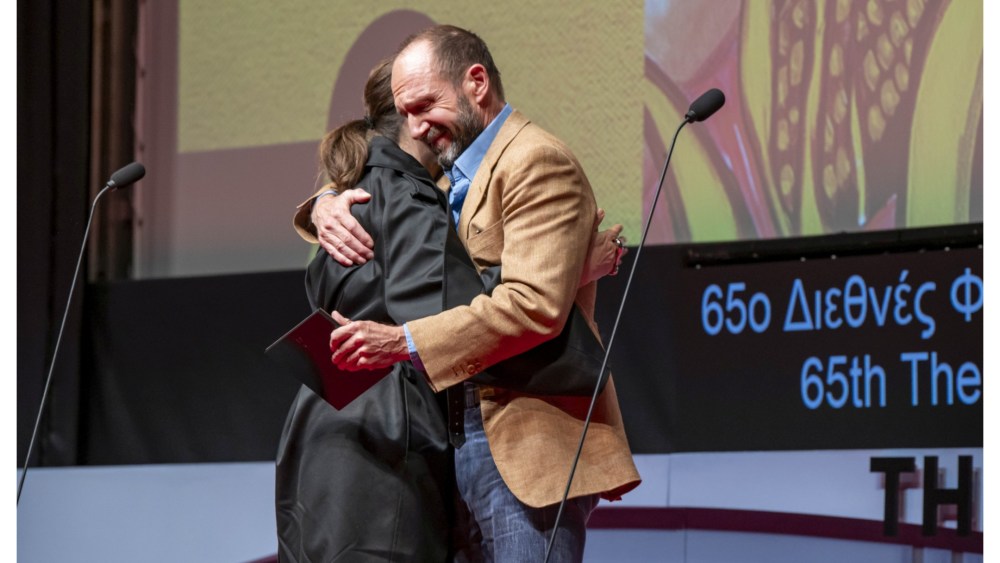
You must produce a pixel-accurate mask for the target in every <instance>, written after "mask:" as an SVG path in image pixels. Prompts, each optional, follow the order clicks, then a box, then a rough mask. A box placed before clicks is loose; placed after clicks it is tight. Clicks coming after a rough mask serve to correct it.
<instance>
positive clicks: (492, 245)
mask: <svg viewBox="0 0 1000 563" xmlns="http://www.w3.org/2000/svg"><path fill="white" fill-rule="evenodd" d="M467 244H468V248H469V255H470V256H472V257H473V258H474V259H485V260H488V261H490V262H493V263H496V262H498V261H499V260H500V253H501V252H503V221H502V220H501V221H497V222H496V223H493V224H492V225H490V226H489V227H486V228H485V229H483V230H481V231H479V232H478V233H477V232H476V229H475V227H473V228H472V230H471V232H470V234H469V239H468V241H467Z"/></svg>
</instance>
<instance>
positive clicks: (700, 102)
mask: <svg viewBox="0 0 1000 563" xmlns="http://www.w3.org/2000/svg"><path fill="white" fill-rule="evenodd" d="M725 103H726V95H725V94H723V93H722V90H719V89H718V88H712V89H711V90H709V91H708V92H705V93H704V94H702V95H701V96H699V97H698V99H697V100H695V101H693V102H691V107H690V108H688V112H687V116H686V117H687V120H688V121H705V120H706V119H708V118H709V117H711V116H712V114H713V113H715V112H717V111H719V108H721V107H722V106H723V104H725Z"/></svg>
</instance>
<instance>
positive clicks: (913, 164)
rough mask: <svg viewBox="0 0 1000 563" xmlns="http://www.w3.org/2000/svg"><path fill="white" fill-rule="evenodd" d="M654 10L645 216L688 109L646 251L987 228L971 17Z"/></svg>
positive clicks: (856, 7) (851, 8) (880, 4)
mask: <svg viewBox="0 0 1000 563" xmlns="http://www.w3.org/2000/svg"><path fill="white" fill-rule="evenodd" d="M729 7H732V8H734V9H727V10H721V9H718V6H717V5H715V4H712V3H704V2H673V1H661V2H656V1H649V2H647V3H646V20H645V37H646V43H645V77H646V82H647V89H646V97H645V100H644V104H645V107H644V139H645V146H644V153H643V163H644V185H645V186H646V188H645V193H644V197H643V201H644V207H645V209H646V211H647V212H648V210H649V207H650V205H651V203H652V197H653V191H654V189H655V184H656V181H657V180H658V178H659V174H660V170H661V167H662V163H663V159H664V157H665V154H666V147H668V146H669V142H670V138H671V136H672V134H673V131H674V128H675V127H676V121H677V118H676V116H677V115H682V114H683V113H684V110H685V109H686V107H687V104H688V103H689V101H690V100H693V99H694V98H696V97H697V96H698V95H699V94H700V93H701V92H703V91H705V90H707V89H708V88H711V87H718V88H720V89H722V90H723V91H724V92H725V93H726V95H727V101H726V106H725V107H724V108H723V109H722V110H720V111H719V113H718V114H716V115H715V116H714V117H713V118H712V119H711V120H709V121H706V122H705V123H704V124H699V125H698V126H693V127H690V128H689V129H690V130H689V131H687V132H686V133H685V135H692V136H693V137H696V138H695V139H692V138H684V137H682V140H681V142H680V143H679V144H678V148H677V149H676V152H675V155H674V162H673V163H672V164H671V168H672V173H671V174H669V175H668V177H667V179H666V181H665V185H664V188H663V191H664V195H663V196H662V197H661V200H660V202H659V203H658V204H657V205H658V206H657V210H656V218H655V219H654V221H653V225H652V227H651V231H650V233H651V234H650V240H651V241H652V242H661V243H663V242H674V241H704V240H730V239H742V238H771V237H781V236H796V235H809V234H824V233H836V232H842V231H858V230H880V229H894V228H902V227H920V226H929V225H937V224H949V223H963V222H975V221H981V220H982V176H981V170H982V158H983V157H982V154H983V146H982V144H983V133H982V127H983V125H982V114H983V101H982V45H983V43H982V35H981V28H982V23H981V22H982V4H981V3H980V2H965V1H961V2H949V1H947V0H942V1H917V0H911V1H903V0H899V1H892V0H881V1H879V0H871V1H869V2H853V1H847V0H829V1H825V2H818V3H817V2H812V1H806V0H773V1H770V2H743V3H742V4H737V3H730V4H727V8H729Z"/></svg>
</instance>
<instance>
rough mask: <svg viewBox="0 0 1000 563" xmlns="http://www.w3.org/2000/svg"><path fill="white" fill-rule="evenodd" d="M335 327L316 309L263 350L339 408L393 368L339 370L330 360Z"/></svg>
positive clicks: (327, 317)
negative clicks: (331, 337)
mask: <svg viewBox="0 0 1000 563" xmlns="http://www.w3.org/2000/svg"><path fill="white" fill-rule="evenodd" d="M337 326H338V325H337V322H336V321H334V320H333V317H331V316H330V315H329V314H327V312H326V311H324V310H322V309H316V310H315V311H313V313H312V314H311V315H309V316H308V317H306V318H305V320H303V321H302V322H300V323H299V324H297V325H295V327H294V328H292V330H290V331H288V332H287V333H285V335H284V336H282V337H281V338H279V339H278V340H276V341H275V342H274V343H273V344H271V345H270V346H268V347H267V349H266V350H265V351H264V352H265V354H267V356H268V357H269V358H271V359H272V360H274V361H275V362H276V363H277V364H278V365H280V366H282V367H283V368H284V369H285V370H286V371H287V372H288V373H289V375H291V376H293V377H295V378H296V379H298V380H299V381H301V382H302V383H303V384H304V385H305V386H306V387H308V388H310V389H312V390H313V392H314V393H316V394H317V395H319V396H320V397H322V398H323V399H325V400H326V402H328V403H330V404H331V405H333V406H334V408H336V409H338V410H339V409H342V408H344V407H345V406H347V405H348V404H349V403H350V402H351V401H353V400H354V399H356V398H358V396H359V395H361V394H362V393H364V392H365V391H367V390H368V389H369V388H370V387H371V386H372V385H375V384H376V383H378V382H379V381H381V380H382V378H383V377H385V376H386V375H387V374H388V373H389V372H390V371H392V368H384V369H381V370H367V371H342V370H341V369H339V368H338V367H337V366H336V365H334V364H333V362H332V361H330V356H331V355H332V354H331V352H330V333H331V332H333V329H335V328H337Z"/></svg>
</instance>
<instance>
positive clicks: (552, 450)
mask: <svg viewBox="0 0 1000 563" xmlns="http://www.w3.org/2000/svg"><path fill="white" fill-rule="evenodd" d="M392 85H393V94H394V97H395V99H396V107H397V109H398V110H399V111H400V113H401V114H402V115H403V116H405V117H406V119H407V125H408V127H409V129H410V133H411V135H412V136H413V137H414V138H415V139H420V140H422V141H424V142H426V143H427V144H428V145H429V146H430V147H431V149H432V150H434V151H435V152H436V153H437V154H438V157H439V161H440V162H441V163H442V165H443V166H444V168H445V169H446V171H448V173H449V178H451V179H452V181H453V183H454V186H455V187H454V189H453V190H452V192H453V193H452V195H453V196H454V195H455V194H457V193H458V192H459V190H461V191H463V192H464V191H465V186H467V192H465V193H466V195H464V204H463V203H462V202H461V197H459V198H458V199H453V203H452V205H453V208H457V209H460V211H458V210H457V209H456V213H455V214H456V215H457V216H458V222H457V230H458V235H459V238H460V239H461V241H462V242H463V243H464V244H465V246H466V248H467V250H468V252H469V254H470V256H471V257H472V260H473V262H474V264H475V265H476V267H477V268H478V269H479V270H483V269H485V268H488V267H491V266H496V265H501V266H502V277H501V282H500V284H499V285H498V286H497V287H496V288H495V289H494V290H493V292H492V294H491V295H489V296H487V295H481V296H479V297H477V298H476V299H474V300H473V301H472V303H471V304H470V305H468V306H459V307H456V308H454V309H449V310H447V311H444V312H442V313H440V314H438V315H434V316H432V317H427V318H424V319H419V320H416V321H412V322H409V323H407V324H406V325H405V328H404V327H392V326H386V325H380V324H376V323H372V322H368V321H353V322H351V321H349V320H347V319H343V318H340V320H341V321H342V322H343V323H344V325H343V326H342V327H340V328H338V329H337V330H336V331H334V333H333V335H332V336H331V349H332V350H333V355H332V360H333V361H334V363H336V364H338V366H340V367H341V368H345V369H371V368H377V367H383V366H387V365H391V364H392V363H395V362H398V361H404V360H409V359H412V360H414V363H415V364H417V365H421V364H422V367H423V370H424V371H425V373H426V377H427V381H428V384H429V385H430V386H431V387H432V388H433V389H434V390H435V391H441V390H444V389H448V388H450V387H453V386H456V385H464V386H467V387H469V393H467V394H468V395H469V399H468V404H467V407H469V408H467V409H466V410H465V417H466V420H465V432H466V436H467V439H468V442H467V443H466V444H465V445H464V446H463V447H461V448H459V449H458V450H457V451H456V475H457V480H458V487H459V493H460V495H461V497H462V500H463V501H464V504H465V508H466V509H467V510H468V514H467V516H468V517H469V522H468V526H467V528H466V529H465V531H464V532H463V534H464V536H465V537H464V538H461V539H464V540H465V541H464V542H462V541H460V542H459V546H458V551H459V559H462V558H463V557H466V558H469V559H470V560H476V559H480V558H485V559H490V560H493V559H495V560H498V561H524V560H541V558H542V557H543V556H544V553H545V543H546V541H547V538H548V535H549V534H551V527H552V523H553V522H552V521H553V519H554V516H555V509H556V505H557V503H558V502H559V501H560V499H561V498H562V494H563V492H564V489H565V486H566V480H567V478H568V476H569V472H570V467H571V464H572V461H573V457H574V455H575V453H576V449H577V445H578V442H579V439H580V434H581V432H582V430H583V419H584V417H585V415H586V412H587V407H588V405H589V398H583V397H552V396H547V397H542V396H532V395H526V394H520V393H515V392H512V391H507V390H504V389H501V388H492V387H487V386H474V387H473V386H472V384H470V383H464V382H465V380H466V379H468V378H470V377H471V376H473V375H475V374H476V373H478V372H480V371H482V370H484V369H486V368H488V367H490V366H492V365H494V364H496V363H497V362H500V361H502V360H504V359H507V358H510V357H512V356H515V355H517V354H520V353H521V352H524V351H526V350H529V349H531V348H533V347H535V346H537V345H538V344H540V343H542V342H545V341H546V340H548V339H551V338H553V337H555V336H556V335H558V334H559V333H560V332H561V330H562V329H563V326H564V324H565V322H566V320H567V317H568V315H569V313H570V309H571V308H572V306H573V304H574V303H576V305H577V306H578V308H579V309H580V310H581V311H582V312H583V314H584V316H585V318H586V319H587V322H588V324H589V325H590V327H591V330H593V332H594V333H595V334H597V328H596V325H595V324H594V321H593V312H594V301H595V296H596V284H594V283H588V284H586V285H584V286H579V283H580V279H581V273H582V270H583V268H584V262H585V260H586V257H587V253H588V248H589V245H590V241H591V236H592V234H593V231H594V221H593V218H594V217H595V215H596V213H597V208H596V203H595V200H594V195H593V192H592V189H591V187H590V184H589V182H588V181H587V178H586V176H585V174H584V173H583V170H582V168H581V167H580V164H579V162H578V161H577V160H576V158H575V157H574V156H573V154H572V152H571V151H570V150H569V148H568V147H566V145H565V144H563V143H562V142H561V141H559V140H558V139H557V138H555V137H554V136H552V135H551V134H549V133H547V132H545V131H544V130H542V129H541V128H539V127H538V126H536V125H534V124H532V123H531V122H530V121H529V120H528V119H527V118H526V117H525V116H524V115H522V114H520V113H519V112H517V111H513V110H511V108H510V107H509V106H508V105H507V104H506V102H505V100H504V95H503V88H502V85H501V82H500V75H499V71H497V70H496V67H495V65H494V64H493V61H492V58H491V56H490V54H489V51H488V49H487V48H486V45H485V44H484V43H483V42H482V40H481V39H479V37H477V36H476V35H474V34H472V33H470V32H468V31H465V30H462V29H459V28H455V27H452V26H435V27H433V28H430V29H429V30H426V31H424V32H422V33H420V34H418V35H416V36H415V37H414V38H411V40H409V41H408V43H407V44H405V45H404V47H403V49H402V50H401V51H400V53H399V55H398V56H397V58H396V61H395V64H394V66H393V78H392ZM476 151H480V152H479V153H476ZM470 155H471V156H470ZM463 159H464V160H465V162H464V163H463ZM468 161H471V162H472V163H473V164H472V166H471V167H472V168H473V169H474V170H473V171H472V172H471V174H470V173H469V170H468V168H469V167H470V166H469V163H468ZM463 174H469V175H470V176H471V178H468V177H466V178H464V179H463V178H462V175H463ZM325 228H326V230H328V231H334V230H336V231H338V232H340V233H344V232H346V231H347V229H348V228H349V226H347V227H345V225H343V224H339V225H337V226H335V227H330V226H326V227H325ZM418 242H419V241H414V243H415V244H416V243H418ZM356 243H357V241H356V240H355V241H354V244H356ZM348 247H349V245H347V244H341V245H338V248H341V249H344V248H348ZM402 275H405V273H403V274H402ZM335 317H338V315H336V314H335ZM638 483H639V475H638V473H637V471H636V469H635V466H634V464H633V461H632V457H631V453H630V451H629V447H628V442H627V440H626V437H625V432H624V428H623V425H622V419H621V413H620V411H619V407H618V401H617V397H616V394H615V387H614V382H613V381H609V382H608V383H607V386H606V388H605V389H604V391H603V392H602V394H601V396H600V397H599V399H598V404H597V406H596V408H595V412H594V417H593V419H592V421H591V425H590V427H589V431H588V434H587V439H586V442H585V444H584V447H583V452H582V457H581V460H580V464H579V466H578V469H577V472H576V475H575V478H574V480H573V486H572V489H571V491H570V497H571V503H570V505H568V506H567V510H566V511H565V513H564V515H563V518H564V519H563V521H562V523H561V527H560V531H559V535H558V536H557V538H558V539H559V540H561V541H557V543H556V545H555V547H554V549H553V554H552V555H553V557H552V559H551V560H552V561H578V560H580V559H581V558H582V553H583V541H584V535H585V526H586V521H587V518H588V517H589V514H590V512H591V510H592V509H593V507H594V506H595V505H596V502H597V498H598V497H603V498H607V499H617V498H620V496H621V495H622V494H623V493H625V492H627V491H629V490H631V489H633V488H634V487H635V486H637V485H638Z"/></svg>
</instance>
